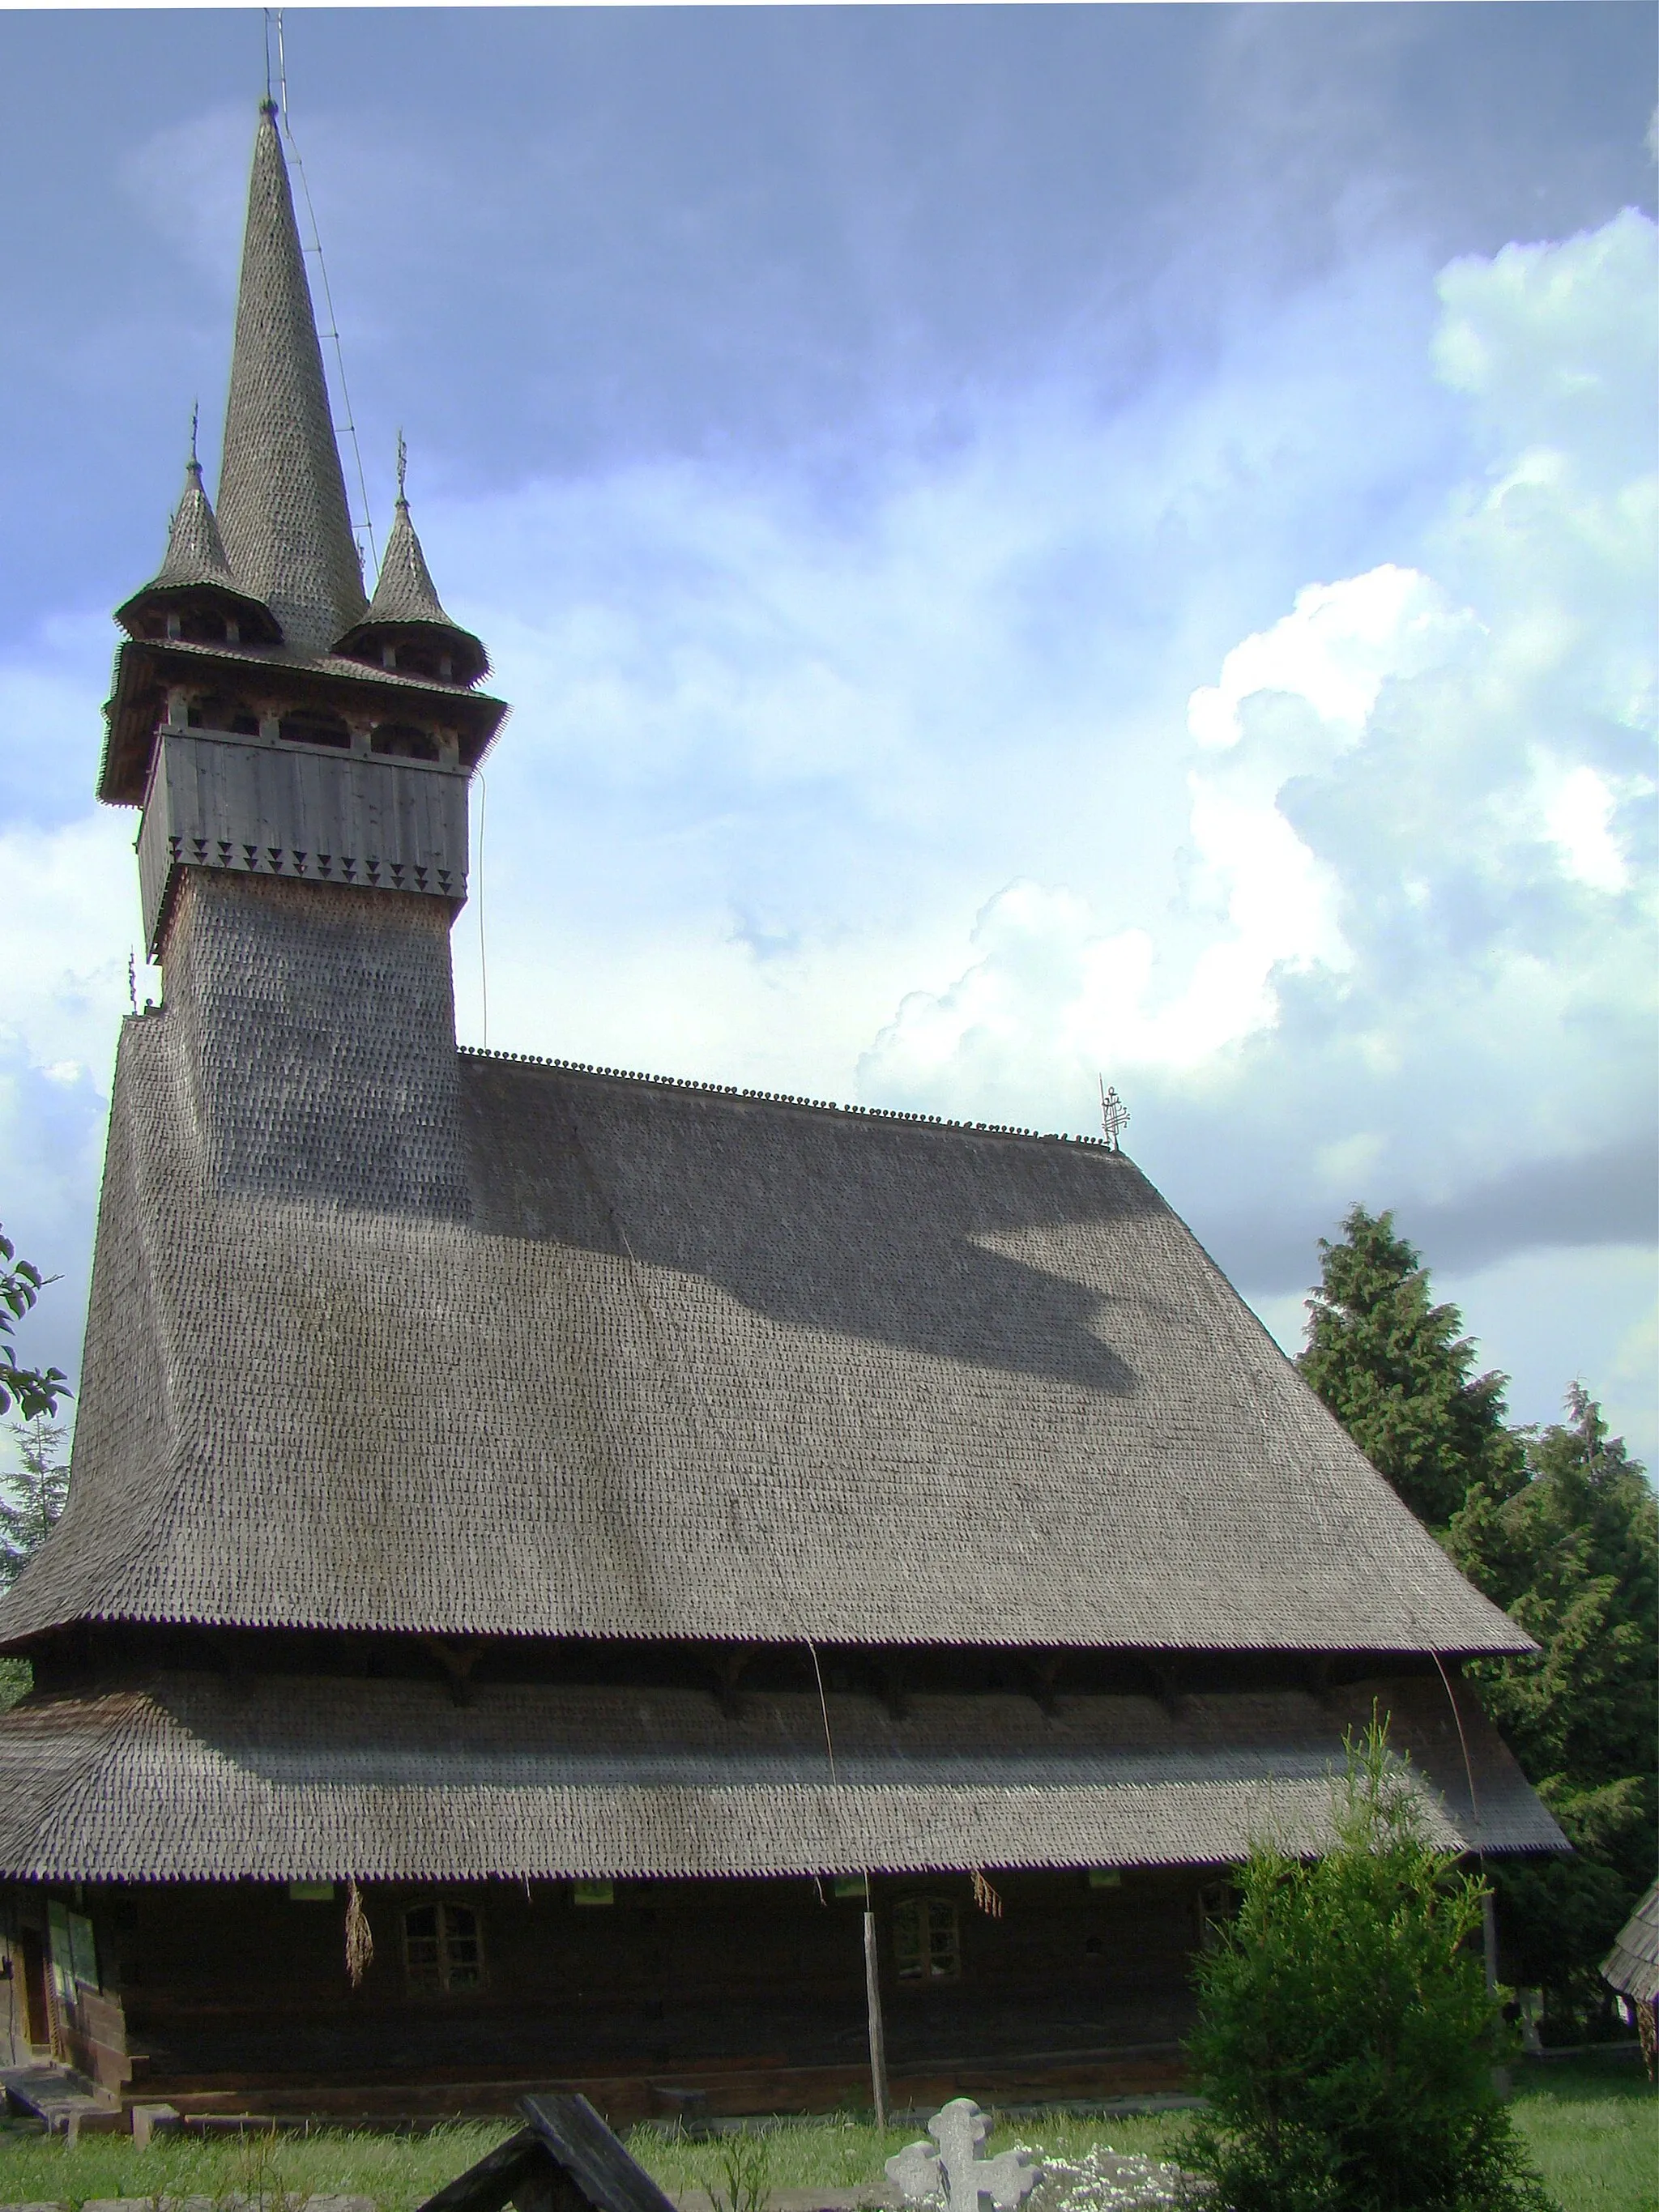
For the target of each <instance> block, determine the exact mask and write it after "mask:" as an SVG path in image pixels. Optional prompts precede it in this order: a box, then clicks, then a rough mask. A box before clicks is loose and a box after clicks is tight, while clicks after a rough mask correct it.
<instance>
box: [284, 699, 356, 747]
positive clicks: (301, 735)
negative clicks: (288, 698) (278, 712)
mask: <svg viewBox="0 0 1659 2212" xmlns="http://www.w3.org/2000/svg"><path fill="white" fill-rule="evenodd" d="M277 732H278V734H279V736H281V737H282V738H284V739H285V740H286V741H287V743H288V744H291V745H337V746H340V747H341V748H345V747H347V746H349V744H350V743H351V732H350V729H349V727H348V726H347V724H346V722H345V720H344V718H343V716H341V715H339V714H336V713H335V712H334V711H333V709H332V708H329V707H292V708H289V711H288V713H287V714H284V715H283V719H282V720H281V722H280V723H278V725H277Z"/></svg>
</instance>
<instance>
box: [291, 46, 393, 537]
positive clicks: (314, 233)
mask: <svg viewBox="0 0 1659 2212" xmlns="http://www.w3.org/2000/svg"><path fill="white" fill-rule="evenodd" d="M273 15H274V16H275V17H276V82H277V105H278V109H279V112H280V113H281V115H282V118H283V137H285V138H286V139H287V141H288V149H289V154H290V155H292V156H293V161H294V168H295V174H296V175H297V176H298V178H299V179H300V192H301V197H302V198H303V199H304V201H305V204H306V219H307V222H309V223H310V225H311V244H310V245H309V246H307V247H306V249H305V251H306V252H308V253H313V254H314V255H315V256H316V258H317V274H318V275H319V276H320V277H321V279H322V284H323V305H324V307H325V308H326V309H327V311H328V330H327V332H326V336H327V337H328V338H329V339H330V340H331V343H332V344H333V347H334V367H335V372H336V374H337V377H338V380H339V386H340V404H341V405H342V407H343V408H344V410H345V416H346V419H345V422H344V423H343V425H340V426H338V427H340V428H343V429H344V431H345V433H346V435H347V436H348V437H349V439H350V441H351V459H352V464H353V465H354V467H355V468H356V472H357V496H358V499H359V500H360V501H361V502H362V510H363V530H364V532H365V534H366V535H367V537H368V554H369V559H370V561H371V562H372V563H373V565H374V568H376V569H377V570H378V568H380V551H379V549H378V547H377V546H376V544H375V543H374V517H373V515H372V514H371V513H369V507H368V478H367V477H365V475H364V474H363V455H362V447H360V446H359V445H358V443H357V423H356V416H355V414H354V413H353V410H352V405H351V392H350V388H349V386H348V385H347V383H346V368H345V351H344V349H343V347H342V345H341V343H340V326H339V320H338V318H337V316H336V314H335V313H334V295H333V293H332V292H331V289H329V282H328V264H327V262H326V261H325V259H324V258H323V240H322V233H321V232H320V231H319V229H318V228H317V210H316V209H315V207H314V206H313V204H312V198H311V185H310V183H309V181H308V180H307V176H306V165H305V161H304V159H303V157H302V156H301V152H300V143H299V141H298V139H296V138H295V136H294V125H293V122H292V120H291V119H290V118H289V112H288V53H287V49H286V47H285V46H284V44H283V11H282V9H280V8H274V9H266V10H265V17H266V33H265V91H266V94H267V95H269V93H270V18H271V16H273Z"/></svg>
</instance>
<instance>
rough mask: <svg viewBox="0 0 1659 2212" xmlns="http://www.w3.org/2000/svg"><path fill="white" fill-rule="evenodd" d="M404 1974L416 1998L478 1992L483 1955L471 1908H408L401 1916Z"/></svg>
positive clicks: (451, 1906)
mask: <svg viewBox="0 0 1659 2212" xmlns="http://www.w3.org/2000/svg"><path fill="white" fill-rule="evenodd" d="M404 1975H405V1978H406V1979H407V1981H408V1984H409V1987H410V1990H411V1991H412V1992H414V1993H415V1994H416V1995H420V1996H441V1995H445V1994H447V1993H449V1992H453V1991H456V1990H477V1989H482V1987H483V1951H482V1949H481V1948H480V1946H479V1942H478V1916H477V1913H476V1912H475V1911H473V1910H472V1908H471V1905H411V1906H410V1909H409V1911H407V1912H405V1913H404Z"/></svg>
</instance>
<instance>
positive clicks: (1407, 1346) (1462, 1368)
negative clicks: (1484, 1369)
mask: <svg viewBox="0 0 1659 2212" xmlns="http://www.w3.org/2000/svg"><path fill="white" fill-rule="evenodd" d="M1319 1249H1320V1254H1321V1270H1320V1281H1319V1284H1318V1286H1317V1288H1316V1290H1315V1291H1313V1293H1312V1298H1311V1310H1310V1316H1309V1321H1308V1340H1307V1347H1306V1349H1305V1350H1304V1352H1303V1353H1302V1355H1301V1357H1300V1358H1299V1359H1298V1360H1297V1366H1298V1367H1299V1368H1300V1369H1301V1370H1302V1373H1303V1375H1304V1377H1305V1379H1306V1380H1307V1381H1308V1383H1310V1384H1311V1385H1312V1387H1313V1388H1314V1389H1315V1390H1316V1391H1317V1392H1318V1394H1319V1395H1320V1396H1321V1397H1322V1399H1323V1400H1324V1401H1325V1403H1326V1404H1327V1405H1328V1407H1330V1409H1331V1411H1332V1412H1333V1413H1334V1414H1335V1415H1336V1418H1337V1419H1338V1420H1339V1421H1340V1422H1341V1424H1342V1425H1343V1427H1344V1428H1346V1430H1347V1431H1348V1433H1349V1435H1350V1436H1351V1437H1352V1438H1353V1440H1354V1442H1355V1443H1357V1444H1358V1446H1359V1449H1361V1450H1362V1451H1363V1452H1364V1454H1365V1455H1366V1457H1367V1458H1368V1459H1369V1460H1370V1462H1371V1464H1372V1465H1373V1466H1374V1467H1375V1468H1377V1470H1378V1471H1379V1473H1381V1474H1383V1475H1385V1476H1386V1477H1387V1479H1388V1480H1389V1482H1390V1483H1392V1485H1393V1486H1394V1487H1395V1490H1396V1491H1397V1492H1399V1493H1400V1496H1401V1498H1403V1499H1404V1500H1405V1502H1406V1504H1407V1505H1409V1506H1410V1507H1411V1509H1412V1510H1413V1513H1415V1514H1416V1515H1417V1516H1418V1517H1419V1520H1422V1521H1425V1522H1428V1524H1429V1525H1430V1527H1431V1528H1444V1527H1445V1526H1446V1524H1447V1522H1449V1521H1450V1519H1451V1517H1452V1516H1453V1515H1454V1514H1455V1512H1456V1511H1457V1510H1458V1509H1459V1508H1460V1507H1461V1506H1462V1504H1463V1501H1464V1499H1465V1498H1466V1497H1467V1496H1468V1492H1469V1491H1470V1489H1471V1487H1472V1486H1474V1484H1475V1483H1477V1482H1479V1483H1481V1484H1483V1485H1484V1486H1486V1489H1487V1490H1488V1491H1489V1492H1491V1493H1492V1495H1493V1496H1495V1497H1507V1496H1508V1494H1509V1492H1510V1491H1511V1490H1513V1489H1514V1488H1515V1487H1516V1485H1517V1484H1518V1483H1520V1482H1521V1481H1522V1480H1524V1479H1525V1470H1524V1467H1523V1464H1522V1455H1521V1449H1520V1446H1519V1445H1518V1443H1516V1439H1515V1438H1514V1437H1512V1436H1511V1435H1510V1431H1509V1430H1508V1429H1507V1428H1506V1427H1505V1426H1504V1385H1505V1383H1507V1382H1508V1380H1509V1377H1508V1376H1505V1375H1498V1374H1491V1375H1475V1374H1474V1373H1473V1371H1472V1370H1473V1369H1474V1346H1473V1345H1472V1344H1471V1343H1470V1342H1469V1340H1468V1338H1467V1337H1465V1336H1464V1335H1462V1325H1463V1324H1462V1316H1461V1315H1460V1314H1459V1312H1458V1310H1457V1308H1456V1307H1455V1306H1452V1305H1435V1304H1432V1303H1431V1298H1430V1293H1429V1277H1428V1271H1427V1269H1426V1268H1425V1267H1424V1266H1423V1263H1422V1260H1421V1258H1420V1256H1419V1254H1418V1252H1417V1250H1416V1249H1415V1248H1414V1247H1413V1246H1412V1245H1410V1244H1408V1243H1407V1242H1406V1240H1405V1238H1404V1237H1398V1236H1396V1235H1395V1227H1394V1216H1393V1214H1392V1213H1386V1212H1385V1213H1379V1214H1370V1213H1367V1212H1366V1211H1365V1209H1364V1206H1355V1207H1353V1209H1352V1212H1349V1213H1348V1215H1347V1216H1346V1218H1345V1220H1344V1221H1343V1224H1342V1238H1341V1241H1340V1243H1331V1242H1330V1241H1329V1240H1328V1239H1327V1238H1325V1237H1321V1238H1320V1240H1319Z"/></svg>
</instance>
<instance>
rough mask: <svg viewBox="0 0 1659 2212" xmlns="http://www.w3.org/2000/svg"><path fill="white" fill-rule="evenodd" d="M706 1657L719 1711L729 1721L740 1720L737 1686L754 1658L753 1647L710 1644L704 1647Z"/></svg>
mask: <svg viewBox="0 0 1659 2212" xmlns="http://www.w3.org/2000/svg"><path fill="white" fill-rule="evenodd" d="M706 1656H707V1658H708V1667H709V1670H710V1672H711V1673H712V1674H713V1675H714V1695H715V1697H716V1698H717V1699H718V1700H719V1701H720V1711H722V1712H723V1713H724V1714H725V1716H726V1719H727V1720H729V1721H735V1720H738V1719H739V1718H741V1717H742V1713H743V1700H742V1699H741V1698H740V1697H739V1696H738V1683H739V1682H741V1681H742V1680H743V1677H744V1674H745V1672H746V1671H747V1669H748V1667H749V1663H750V1661H751V1660H752V1659H753V1658H754V1656H755V1647H754V1646H753V1644H709V1645H708V1646H707V1647H706Z"/></svg>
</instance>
